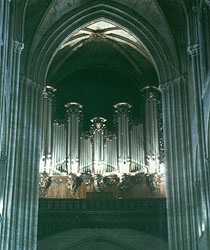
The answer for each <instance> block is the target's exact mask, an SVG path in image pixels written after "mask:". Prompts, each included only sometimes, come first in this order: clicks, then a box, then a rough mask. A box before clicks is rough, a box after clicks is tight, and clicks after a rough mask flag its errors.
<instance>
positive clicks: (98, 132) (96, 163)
mask: <svg viewBox="0 0 210 250" xmlns="http://www.w3.org/2000/svg"><path fill="white" fill-rule="evenodd" d="M91 122H92V126H91V129H92V140H93V167H94V173H95V174H103V173H104V129H105V124H104V123H105V122H106V119H104V118H102V117H95V118H93V119H91Z"/></svg>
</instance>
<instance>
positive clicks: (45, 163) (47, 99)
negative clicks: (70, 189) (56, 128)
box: [40, 86, 56, 173]
mask: <svg viewBox="0 0 210 250" xmlns="http://www.w3.org/2000/svg"><path fill="white" fill-rule="evenodd" d="M55 91H56V89H54V88H53V87H51V86H46V87H45V88H44V92H43V98H44V103H43V121H42V151H41V166H40V172H46V173H50V170H51V163H52V162H51V157H52V143H51V138H52V98H53V97H54V92H55Z"/></svg>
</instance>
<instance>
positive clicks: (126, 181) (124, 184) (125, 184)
mask: <svg viewBox="0 0 210 250" xmlns="http://www.w3.org/2000/svg"><path fill="white" fill-rule="evenodd" d="M131 185H132V183H131V176H130V175H128V174H123V176H122V178H121V180H120V182H119V184H118V186H119V188H120V190H122V191H126V190H128V189H129V188H130V187H131Z"/></svg>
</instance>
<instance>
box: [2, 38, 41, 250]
mask: <svg viewBox="0 0 210 250" xmlns="http://www.w3.org/2000/svg"><path fill="white" fill-rule="evenodd" d="M16 45H17V43H16V44H15V47H14V53H15V55H14V58H16V63H17V64H16V66H17V68H16V69H15V65H13V70H14V71H13V74H14V75H13V77H14V78H13V80H14V82H13V93H12V95H13V98H12V102H11V113H10V114H11V116H10V128H9V132H10V133H9V141H8V144H9V146H8V149H9V150H8V158H7V172H6V181H5V183H6V186H5V192H4V201H3V205H4V207H3V230H2V232H1V243H0V246H1V247H0V249H4V250H12V249H13V250H16V249H22V250H26V249H27V250H28V249H32V250H35V249H36V244H37V219H38V197H39V196H38V195H39V192H38V186H39V168H38V166H39V160H40V151H41V117H42V88H41V87H40V86H39V85H38V84H36V83H34V82H32V81H31V80H28V79H25V78H22V79H21V81H20V82H19V56H20V51H19V50H18V48H21V47H22V46H16ZM20 180H21V181H20ZM25 239H27V240H25Z"/></svg>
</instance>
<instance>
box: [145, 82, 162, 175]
mask: <svg viewBox="0 0 210 250" xmlns="http://www.w3.org/2000/svg"><path fill="white" fill-rule="evenodd" d="M142 91H143V92H144V96H145V99H146V101H145V135H146V136H145V138H146V160H147V163H146V164H147V166H148V173H150V174H152V173H158V172H159V171H160V163H159V156H160V153H159V128H158V90H157V88H155V87H150V86H148V87H145V88H144V89H143V90H142Z"/></svg>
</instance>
